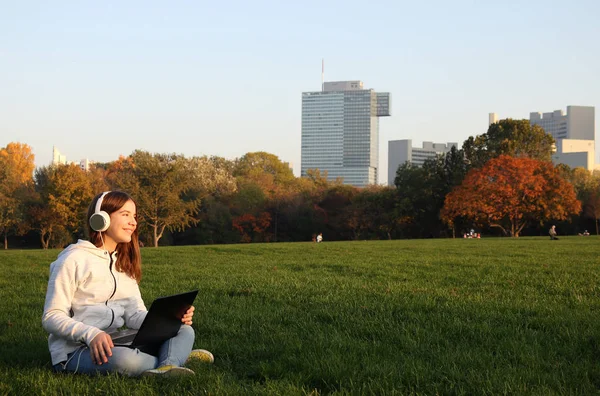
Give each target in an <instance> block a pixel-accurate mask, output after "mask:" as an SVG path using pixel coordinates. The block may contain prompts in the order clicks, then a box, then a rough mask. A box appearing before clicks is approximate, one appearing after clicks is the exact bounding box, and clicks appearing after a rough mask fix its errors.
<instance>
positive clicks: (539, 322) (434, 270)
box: [0, 237, 600, 395]
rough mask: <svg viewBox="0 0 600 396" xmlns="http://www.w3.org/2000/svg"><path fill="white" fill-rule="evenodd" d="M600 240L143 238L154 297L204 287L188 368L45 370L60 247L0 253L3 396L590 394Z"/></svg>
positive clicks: (599, 328)
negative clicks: (162, 243)
mask: <svg viewBox="0 0 600 396" xmlns="http://www.w3.org/2000/svg"><path fill="white" fill-rule="evenodd" d="M599 245H600V238H597V237H566V238H561V240H560V241H550V240H549V239H548V238H520V239H509V238H495V239H481V240H470V239H469V240H465V239H456V240H404V241H380V242H377V241H376V242H326V243H322V244H312V243H294V244H283V243H282V244H256V245H221V246H189V247H163V248H159V249H152V248H146V249H143V250H142V253H143V259H144V266H143V269H144V274H143V279H142V283H141V285H140V287H141V290H142V295H143V297H144V300H145V301H146V303H147V304H149V303H150V302H151V301H152V300H153V299H154V298H155V297H158V296H161V295H167V294H172V293H176V292H181V291H184V290H188V289H192V288H199V289H200V294H199V295H198V298H197V300H196V304H195V305H196V308H197V316H196V317H195V322H194V327H195V329H196V333H197V338H196V345H195V347H196V348H206V349H209V350H211V351H212V352H213V353H214V354H215V363H214V364H213V365H195V366H193V367H191V368H192V369H194V371H195V372H196V376H195V377H187V378H180V379H171V380H166V379H162V380H161V379H156V378H150V379H147V378H146V379H130V378H125V377H122V376H118V375H109V376H106V377H94V378H90V377H87V376H83V375H57V374H54V373H52V371H51V367H50V362H49V353H48V351H47V344H46V334H45V332H44V330H43V329H42V327H41V315H42V308H43V303H44V297H45V292H46V282H47V276H48V266H49V264H50V262H52V261H53V260H54V259H55V258H56V255H57V253H58V251H56V250H54V251H52V250H51V251H41V250H38V251H35V250H31V251H10V250H9V251H0V271H1V273H2V275H1V277H0V346H1V353H0V395H1V394H19V395H29V394H96V393H99V394H110V395H118V394H123V395H125V394H127V395H128V394H139V395H148V394H151V395H162V394H223V395H231V394H261V395H262V394H282V395H283V394H285V395H288V394H292V395H294V394H332V393H333V394H402V395H403V394H427V395H430V394H477V395H484V394H494V395H496V394H540V395H547V394H590V393H596V394H597V393H599V392H600V299H599V297H600V288H599V281H600V279H599V278H600V269H599V264H600V259H599V257H598V256H599V255H598V253H600V246H599Z"/></svg>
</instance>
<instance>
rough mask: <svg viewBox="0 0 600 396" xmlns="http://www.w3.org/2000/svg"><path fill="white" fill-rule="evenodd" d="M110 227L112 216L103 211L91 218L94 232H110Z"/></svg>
mask: <svg viewBox="0 0 600 396" xmlns="http://www.w3.org/2000/svg"><path fill="white" fill-rule="evenodd" d="M109 226H110V216H109V214H108V213H106V212H105V211H103V210H101V211H100V212H96V213H94V214H93V215H92V216H91V217H90V227H92V230H94V231H97V232H104V231H106V230H108V227H109Z"/></svg>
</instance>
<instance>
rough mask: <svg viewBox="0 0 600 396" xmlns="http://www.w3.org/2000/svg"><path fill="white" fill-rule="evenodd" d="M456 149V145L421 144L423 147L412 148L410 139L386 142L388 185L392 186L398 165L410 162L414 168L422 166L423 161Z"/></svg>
mask: <svg viewBox="0 0 600 396" xmlns="http://www.w3.org/2000/svg"><path fill="white" fill-rule="evenodd" d="M452 147H456V148H457V149H458V148H459V147H458V143H433V142H423V147H413V146H412V140H411V139H403V140H390V141H389V142H388V185H390V186H393V185H394V179H395V178H396V171H397V170H398V167H399V166H400V165H403V164H404V163H406V162H410V163H411V165H414V166H423V164H424V163H425V161H426V160H427V159H430V158H435V157H436V156H438V155H441V154H445V153H447V152H449V151H450V150H452Z"/></svg>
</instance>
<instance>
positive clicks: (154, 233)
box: [152, 224, 158, 247]
mask: <svg viewBox="0 0 600 396" xmlns="http://www.w3.org/2000/svg"><path fill="white" fill-rule="evenodd" d="M152 246H154V247H158V225H156V224H154V225H153V226H152Z"/></svg>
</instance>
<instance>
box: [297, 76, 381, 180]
mask: <svg viewBox="0 0 600 396" xmlns="http://www.w3.org/2000/svg"><path fill="white" fill-rule="evenodd" d="M389 115H390V94H389V93H386V92H383V93H379V92H375V91H374V90H373V89H363V83H362V82H361V81H335V82H326V83H324V85H323V90H322V91H318V92H303V93H302V148H301V164H300V174H301V176H306V175H307V171H308V170H309V169H319V170H320V171H321V172H324V171H327V178H328V180H335V179H337V178H343V180H344V184H351V185H353V186H357V187H364V186H366V185H369V184H376V183H377V172H378V169H379V117H383V116H389Z"/></svg>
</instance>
